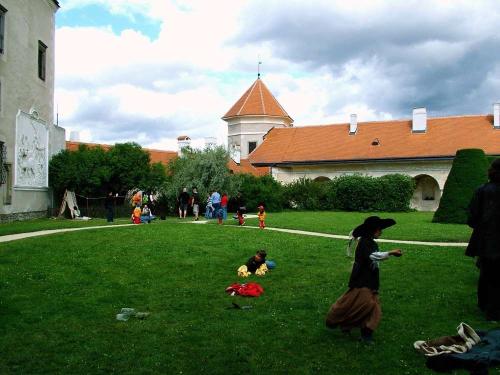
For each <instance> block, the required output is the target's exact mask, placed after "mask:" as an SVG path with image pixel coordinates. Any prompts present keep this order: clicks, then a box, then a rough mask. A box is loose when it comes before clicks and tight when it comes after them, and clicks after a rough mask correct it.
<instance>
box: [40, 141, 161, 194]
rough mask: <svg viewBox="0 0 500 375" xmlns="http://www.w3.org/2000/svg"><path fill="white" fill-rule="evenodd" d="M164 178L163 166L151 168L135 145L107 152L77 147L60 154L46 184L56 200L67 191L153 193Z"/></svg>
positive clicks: (146, 155)
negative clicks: (139, 189)
mask: <svg viewBox="0 0 500 375" xmlns="http://www.w3.org/2000/svg"><path fill="white" fill-rule="evenodd" d="M165 179H166V172H165V167H164V166H163V165H161V164H160V163H155V164H152V165H151V164H150V162H149V154H148V152H147V151H144V150H143V149H142V148H141V147H140V146H139V145H137V144H135V143H125V144H117V145H115V146H114V147H112V148H111V149H110V150H109V151H105V150H103V149H102V148H101V147H88V146H86V145H80V146H79V148H78V150H77V151H69V150H63V151H61V152H60V153H58V154H57V155H55V156H54V157H52V159H51V161H50V164H49V184H50V186H51V187H52V188H53V189H54V192H55V194H56V196H57V197H58V199H59V198H60V197H61V196H62V194H63V193H64V191H65V190H66V189H68V190H73V191H75V192H78V193H79V194H81V195H86V196H94V197H97V196H104V195H106V193H107V192H108V191H114V192H118V193H124V192H126V191H127V190H129V189H131V188H133V187H140V188H142V189H146V190H155V189H156V188H159V187H160V186H162V185H163V184H164V182H165Z"/></svg>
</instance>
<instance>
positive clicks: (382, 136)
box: [250, 115, 500, 165]
mask: <svg viewBox="0 0 500 375" xmlns="http://www.w3.org/2000/svg"><path fill="white" fill-rule="evenodd" d="M411 123H412V122H411V120H399V121H381V122H361V123H358V128H357V132H356V134H352V135H350V134H349V124H339V125H323V126H304V127H293V128H279V129H278V128H274V129H272V130H271V131H270V132H269V133H268V134H267V135H266V137H265V140H264V142H263V143H262V144H261V145H260V146H259V147H258V148H257V149H255V150H254V151H253V152H252V154H251V155H250V161H251V163H252V164H254V165H271V164H276V163H278V164H279V163H282V164H286V163H292V164H293V163H301V164H314V163H318V162H339V161H362V160H380V159H406V158H433V157H453V156H454V155H455V153H456V151H457V150H459V149H464V148H481V149H483V150H484V151H485V152H486V153H487V154H492V155H500V129H495V128H493V116H491V115H478V116H456V117H443V118H430V119H428V120H427V130H426V132H425V133H413V132H412V130H411ZM375 140H378V142H379V144H378V145H376V146H374V145H372V143H373V142H374V141H375Z"/></svg>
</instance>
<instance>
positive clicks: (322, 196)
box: [284, 178, 333, 210]
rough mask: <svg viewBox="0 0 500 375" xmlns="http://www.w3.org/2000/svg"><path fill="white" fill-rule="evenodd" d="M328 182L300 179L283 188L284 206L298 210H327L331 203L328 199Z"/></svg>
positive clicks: (330, 207)
mask: <svg viewBox="0 0 500 375" xmlns="http://www.w3.org/2000/svg"><path fill="white" fill-rule="evenodd" d="M329 188H330V181H321V182H320V181H313V180H311V179H309V178H300V179H298V180H296V181H294V182H292V183H290V184H288V185H285V186H284V197H285V204H286V206H287V207H288V208H293V209H298V210H328V209H332V208H333V202H332V201H331V200H329V199H328V194H329V191H330V189H329Z"/></svg>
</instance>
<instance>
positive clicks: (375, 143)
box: [372, 138, 380, 146]
mask: <svg viewBox="0 0 500 375" xmlns="http://www.w3.org/2000/svg"><path fill="white" fill-rule="evenodd" d="M379 145H380V139H378V138H375V139H374V140H373V141H372V146H379Z"/></svg>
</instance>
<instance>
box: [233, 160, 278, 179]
mask: <svg viewBox="0 0 500 375" xmlns="http://www.w3.org/2000/svg"><path fill="white" fill-rule="evenodd" d="M227 166H228V168H229V170H230V171H232V172H233V173H248V174H253V175H254V176H257V177H258V176H264V175H266V174H269V167H255V166H253V165H252V164H250V161H249V160H248V159H241V160H240V164H236V162H235V161H234V160H233V159H229V163H228V165H227Z"/></svg>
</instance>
